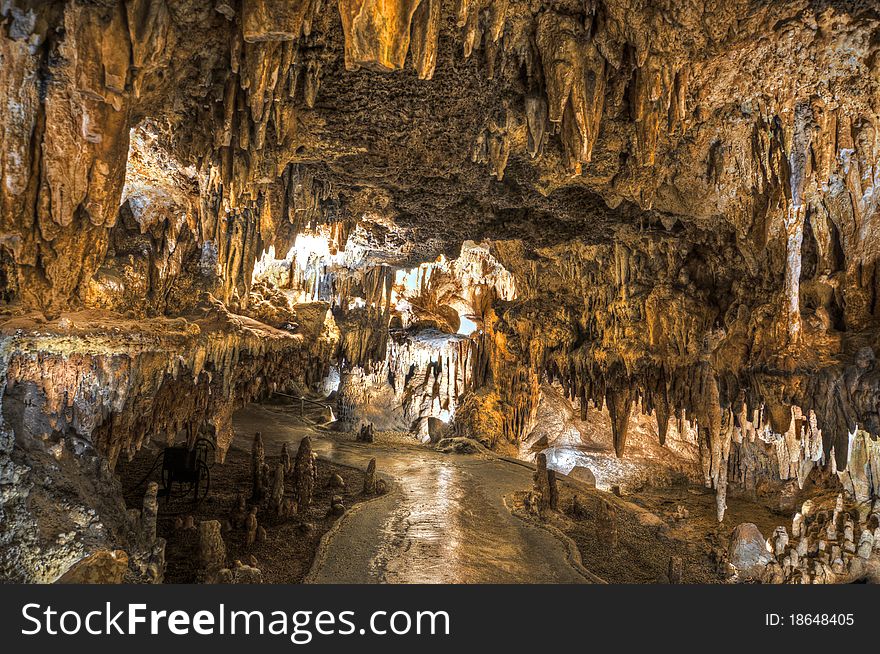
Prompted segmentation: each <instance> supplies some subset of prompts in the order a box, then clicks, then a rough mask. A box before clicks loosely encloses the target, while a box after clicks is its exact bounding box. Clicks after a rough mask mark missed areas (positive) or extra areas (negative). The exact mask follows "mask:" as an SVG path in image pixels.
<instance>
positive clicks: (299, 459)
mask: <svg viewBox="0 0 880 654" xmlns="http://www.w3.org/2000/svg"><path fill="white" fill-rule="evenodd" d="M272 458H273V461H274V465H270V464H268V463H267V462H266V454H265V448H264V445H263V439H262V434H261V433H260V432H257V433H256V434H255V435H254V439H253V442H252V444H251V478H252V484H251V491H250V494H249V495H248V494H247V493H239V495H238V499H237V500H236V504H235V506H234V508H233V510H232V512H231V513H230V515H229V518H227V519H225V520H222V521H221V520H205V521H202V522H200V523H199V524H198V526H197V525H196V523H195V520H194V519H193V517H192V516H186V517H185V518H177V521H176V525H175V529H177V530H191V531H193V532H196V531H197V533H198V539H197V541H198V579H199V580H200V581H201V582H204V583H220V584H225V583H237V584H238V583H244V584H258V583H262V582H263V572H262V570H261V569H260V567H259V562H258V559H257V558H256V556H255V554H253V553H251V554H248V555H247V557H246V558H245V560H244V561H242V560H235V561H234V562H232V564H231V565H230V560H229V557H228V553H227V548H226V544H225V542H224V540H223V539H224V536H226V537H229V536H230V535H233V534H236V533H240V534H243V535H244V539H243V541H244V543H245V550H246V551H250V552H257V553H259V552H258V549H257V548H258V547H259V546H260V545H261V544H263V543H265V542H266V541H267V539H268V538H269V530H271V529H273V528H275V527H277V526H278V525H279V524H283V523H285V522H288V521H291V520H293V521H298V523H299V527H298V528H299V530H300V531H303V532H307V531H310V530H312V529H313V528H314V526H313V524H312V523H311V522H309V518H310V516H311V515H312V513H311V508H312V501H313V496H314V493H315V491H316V485H317V481H318V468H317V455H316V454H315V452H314V450H313V449H312V443H311V439H310V438H309V437H308V436H306V437H304V438H303V439H302V440H301V441H300V443H299V446H298V447H297V451H296V455H295V456H294V458H293V459H292V460H291V456H290V449H289V448H288V444H287V443H286V442H285V443H282V445H281V448H280V451H279V454H278V456H277V457H272ZM152 486H153V487H155V484H152ZM327 489H328V490H330V491H331V493H332V494H331V497H330V505H329V507H328V510H327V516H328V517H338V516H341V515H342V514H343V513H345V511H346V506H345V504H344V500H343V495H342V493H343V492H344V491H345V490H346V484H345V480H344V479H343V478H342V476H341V475H339V474H338V473H334V474H332V475H331V476H330V478H329V479H328V481H327ZM152 490H153V495H152V498H153V502H154V503H155V488H153V489H152ZM386 490H387V488H386V485H385V481H384V480H383V479H382V478H380V477H378V475H377V473H376V460H375V459H372V460H371V461H370V463H369V465H368V466H367V469H366V471H365V476H364V487H363V494H364V495H365V496H368V497H369V496H373V495H377V494H382V493H384V492H386ZM148 497H149V493H148ZM146 506H147V501H146V500H145V507H146ZM151 506H153V505H151ZM154 509H155V507H154ZM146 511H147V509H146V508H145V512H146ZM150 515H152V517H153V523H152V524H153V530H154V531H155V510H154V511H153V513H151V514H150ZM261 516H262V517H261ZM154 536H155V534H154ZM159 542H160V543H161V546H162V548H163V551H164V544H165V541H164V540H162V539H159ZM122 554H124V552H123V553H122ZM162 563H164V560H163V561H162ZM163 569H164V567H163ZM159 581H161V576H160V577H159Z"/></svg>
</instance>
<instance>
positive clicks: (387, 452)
mask: <svg viewBox="0 0 880 654" xmlns="http://www.w3.org/2000/svg"><path fill="white" fill-rule="evenodd" d="M298 412H299V407H285V406H278V405H251V406H249V407H246V408H244V409H242V410H240V411H239V412H237V413H236V414H235V416H234V418H233V425H234V427H235V431H236V434H238V435H239V436H241V435H249V434H252V433H253V432H255V431H261V432H262V435H263V440H264V443H265V444H266V448H267V451H275V450H276V449H277V448H278V447H280V444H281V443H282V442H285V441H287V442H288V443H290V445H293V446H295V445H296V444H297V443H298V442H299V440H300V439H301V438H302V437H303V436H305V435H306V434H309V435H311V436H312V438H313V446H314V448H315V450H316V452H317V453H318V455H319V456H320V457H322V458H325V459H328V460H330V461H333V462H335V463H339V464H342V465H349V466H355V467H359V468H364V467H365V466H366V465H367V463H368V462H369V460H370V459H371V458H373V457H375V458H376V461H377V471H378V472H379V474H380V475H382V476H384V477H385V478H386V479H388V480H389V481H391V482H392V488H391V492H389V493H388V494H387V495H384V496H382V497H380V498H378V499H375V500H372V501H370V502H367V503H364V504H362V505H360V506H359V507H357V508H356V509H355V510H354V511H352V512H351V513H350V514H348V515H346V516H345V517H344V518H343V519H342V521H341V522H340V523H339V524H338V525H337V526H336V531H335V533H334V535H333V536H332V538H330V539H329V542H328V543H327V546H326V548H325V549H324V551H323V552H320V553H319V554H318V558H317V563H316V565H315V567H314V568H313V569H312V572H311V574H310V575H309V577H308V578H307V580H308V581H311V582H315V583H583V582H585V581H586V580H585V578H584V577H583V576H582V575H581V574H580V573H579V572H578V571H577V570H576V569H575V568H574V567H572V565H571V564H570V563H569V562H568V558H567V550H566V546H565V545H564V544H563V543H562V542H561V541H560V540H558V539H557V538H556V537H554V536H553V535H552V534H551V533H550V532H548V531H546V530H544V529H541V528H539V527H536V526H533V525H531V524H529V523H527V522H524V521H522V520H520V519H519V518H517V517H515V516H513V515H512V514H511V513H510V512H509V511H508V510H507V508H506V507H505V505H504V497H505V496H506V495H509V494H511V493H513V492H515V491H517V490H521V489H524V488H528V487H530V486H531V484H532V471H531V470H530V469H529V468H528V467H525V466H521V465H518V464H516V463H511V462H507V461H503V460H499V459H497V458H495V457H493V456H489V455H483V454H452V455H450V454H442V453H439V452H436V451H434V450H431V449H429V448H426V447H424V446H419V445H417V444H412V445H407V444H404V443H402V442H394V443H382V442H381V439H379V441H378V442H375V443H370V444H367V443H357V442H354V441H353V435H352V434H343V433H338V432H329V431H323V432H322V431H317V430H315V429H314V428H311V427H309V426H307V425H303V424H302V423H301V422H300V421H299V420H298V419H296V417H295V416H296V415H297V414H298ZM236 442H237V443H238V445H239V447H244V444H245V443H246V442H247V439H246V438H237V439H236ZM233 447H235V445H234V446H233ZM293 449H295V447H294V448H293Z"/></svg>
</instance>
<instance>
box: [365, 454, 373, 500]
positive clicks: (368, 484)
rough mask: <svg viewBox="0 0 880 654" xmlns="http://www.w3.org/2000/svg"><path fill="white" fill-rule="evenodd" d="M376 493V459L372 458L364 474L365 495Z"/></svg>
mask: <svg viewBox="0 0 880 654" xmlns="http://www.w3.org/2000/svg"><path fill="white" fill-rule="evenodd" d="M375 493H376V459H375V458H372V459H370V463H369V464H367V471H366V474H365V475H364V495H374V494H375Z"/></svg>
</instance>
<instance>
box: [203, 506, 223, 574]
mask: <svg viewBox="0 0 880 654" xmlns="http://www.w3.org/2000/svg"><path fill="white" fill-rule="evenodd" d="M199 566H200V567H201V569H202V570H203V571H204V572H205V574H206V575H207V576H208V577H209V578H210V577H211V576H212V575H214V574H215V573H216V572H217V571H218V570H219V569H220V568H225V567H226V545H225V544H224V543H223V537H222V536H221V535H220V523H219V522H218V521H217V520H203V521H202V522H200V523H199Z"/></svg>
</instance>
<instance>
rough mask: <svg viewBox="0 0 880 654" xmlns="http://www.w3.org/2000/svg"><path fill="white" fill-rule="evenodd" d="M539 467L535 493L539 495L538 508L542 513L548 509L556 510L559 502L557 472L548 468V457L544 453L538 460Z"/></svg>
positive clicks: (536, 473)
mask: <svg viewBox="0 0 880 654" xmlns="http://www.w3.org/2000/svg"><path fill="white" fill-rule="evenodd" d="M536 461H537V464H538V467H537V469H536V470H535V475H534V482H535V492H536V493H537V494H538V506H539V510H540V512H541V513H543V512H544V511H547V510H548V509H552V510H554V511H555V510H556V509H557V506H558V502H559V490H558V488H557V485H556V471H555V470H549V469H548V468H547V456H546V455H545V454H544V453H543V452H542V453H541V454H538V456H537V458H536Z"/></svg>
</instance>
